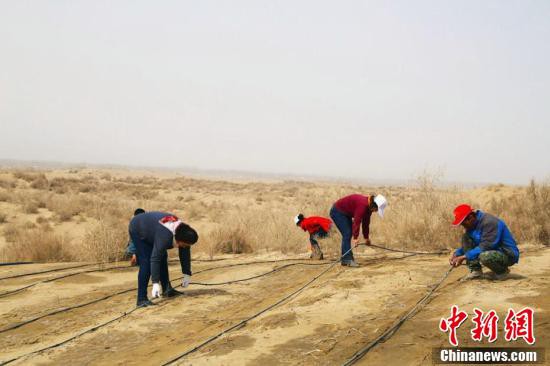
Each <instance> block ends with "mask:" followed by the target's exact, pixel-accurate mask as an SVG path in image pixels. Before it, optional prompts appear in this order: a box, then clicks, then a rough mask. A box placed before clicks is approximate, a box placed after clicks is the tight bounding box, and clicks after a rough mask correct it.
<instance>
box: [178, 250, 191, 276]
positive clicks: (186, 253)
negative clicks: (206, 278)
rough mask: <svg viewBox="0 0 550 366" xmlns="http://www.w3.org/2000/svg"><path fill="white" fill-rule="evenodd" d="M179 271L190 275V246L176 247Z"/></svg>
mask: <svg viewBox="0 0 550 366" xmlns="http://www.w3.org/2000/svg"><path fill="white" fill-rule="evenodd" d="M178 249H179V250H178V252H179V253H178V254H179V257H180V264H181V273H183V274H186V275H189V276H191V275H192V273H191V248H189V247H187V248H178Z"/></svg>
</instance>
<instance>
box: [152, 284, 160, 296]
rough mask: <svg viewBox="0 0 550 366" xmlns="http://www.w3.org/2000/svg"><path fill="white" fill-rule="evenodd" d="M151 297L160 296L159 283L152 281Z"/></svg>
mask: <svg viewBox="0 0 550 366" xmlns="http://www.w3.org/2000/svg"><path fill="white" fill-rule="evenodd" d="M151 297H152V298H155V297H160V283H153V289H152V290H151Z"/></svg>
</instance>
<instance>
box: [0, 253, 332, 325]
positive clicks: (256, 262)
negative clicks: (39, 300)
mask: <svg viewBox="0 0 550 366" xmlns="http://www.w3.org/2000/svg"><path fill="white" fill-rule="evenodd" d="M289 260H296V259H294V258H291V259H281V260H269V261H255V262H246V263H234V264H229V265H224V266H219V267H212V268H206V269H203V270H199V271H196V272H195V274H199V273H204V272H209V271H213V270H217V269H224V268H229V267H236V266H244V265H250V264H264V263H277V262H283V261H289ZM329 263H330V262H321V263H290V264H286V265H284V266H281V267H278V268H275V269H273V270H271V271H269V272H266V273H263V274H260V275H256V276H252V277H248V278H244V279H239V280H234V281H227V282H219V283H204V282H190V284H192V285H199V286H218V285H226V284H232V283H237V282H244V281H249V280H252V279H255V278H259V277H263V276H266V275H268V274H271V273H274V272H278V271H280V270H281V269H283V268H287V267H290V266H294V265H309V266H318V265H323V264H329ZM182 278H183V276H180V277H177V278H174V279H173V281H178V280H181V279H182ZM180 286H181V285H180ZM136 289H137V287H132V288H129V289H125V290H121V291H118V292H115V293H112V294H109V295H106V296H103V297H100V298H98V299H94V300H92V301H88V302H85V303H81V304H78V305H74V306H69V307H64V308H59V309H56V310H54V311H52V312H50V313H47V314H43V315H40V316H37V317H34V318H31V319H28V320H25V321H23V322H20V323H17V324H14V325H11V326H8V327H6V328H3V329H0V333H4V332H7V331H9V330H12V329H17V328H19V327H22V326H24V325H27V324H30V323H33V322H35V321H37V320H40V319H43V318H46V317H48V316H52V315H56V314H59V313H63V312H66V311H70V310H73V309H78V308H81V307H84V306H88V305H92V304H95V303H98V302H100V301H103V300H107V299H110V298H112V297H114V296H118V295H122V294H125V293H128V292H130V291H135V290H136Z"/></svg>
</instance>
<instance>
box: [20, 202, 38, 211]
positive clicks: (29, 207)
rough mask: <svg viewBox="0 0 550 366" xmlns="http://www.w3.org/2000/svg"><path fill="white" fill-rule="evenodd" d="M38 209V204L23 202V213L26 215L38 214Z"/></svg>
mask: <svg viewBox="0 0 550 366" xmlns="http://www.w3.org/2000/svg"><path fill="white" fill-rule="evenodd" d="M38 207H39V204H38V202H36V201H34V200H29V201H27V202H25V204H24V205H23V212H25V213H27V214H35V213H38Z"/></svg>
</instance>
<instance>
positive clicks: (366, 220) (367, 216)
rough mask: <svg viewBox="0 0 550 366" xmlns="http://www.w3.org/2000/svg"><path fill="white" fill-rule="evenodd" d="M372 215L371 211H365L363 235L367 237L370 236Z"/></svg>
mask: <svg viewBox="0 0 550 366" xmlns="http://www.w3.org/2000/svg"><path fill="white" fill-rule="evenodd" d="M370 216H371V215H370V211H369V212H365V215H364V216H363V237H364V238H365V239H368V238H369V226H370Z"/></svg>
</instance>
